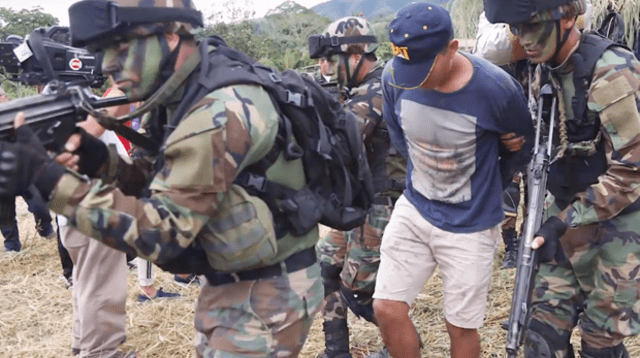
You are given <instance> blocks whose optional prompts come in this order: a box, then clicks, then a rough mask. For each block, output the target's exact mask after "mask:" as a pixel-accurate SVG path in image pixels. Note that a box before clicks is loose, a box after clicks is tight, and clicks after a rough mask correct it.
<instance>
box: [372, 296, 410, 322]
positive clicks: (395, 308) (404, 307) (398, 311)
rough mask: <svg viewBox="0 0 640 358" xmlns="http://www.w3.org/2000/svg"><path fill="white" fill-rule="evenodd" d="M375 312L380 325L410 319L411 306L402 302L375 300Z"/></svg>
mask: <svg viewBox="0 0 640 358" xmlns="http://www.w3.org/2000/svg"><path fill="white" fill-rule="evenodd" d="M373 312H374V315H375V319H376V321H377V322H378V323H379V324H384V323H390V322H395V321H401V320H405V319H409V305H408V304H407V303H405V302H402V301H393V300H383V299H375V300H373Z"/></svg>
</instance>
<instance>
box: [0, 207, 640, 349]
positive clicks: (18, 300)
mask: <svg viewBox="0 0 640 358" xmlns="http://www.w3.org/2000/svg"><path fill="white" fill-rule="evenodd" d="M18 207H19V226H20V232H21V239H22V243H23V250H22V251H21V252H20V253H18V254H10V253H5V252H3V251H0V358H5V357H6V358H9V357H11V358H18V357H20V358H36V357H43V358H45V357H46V358H50V357H72V356H71V354H70V344H71V324H72V304H71V290H67V289H66V288H65V286H64V284H63V282H62V280H61V279H60V277H61V274H62V269H61V266H60V261H59V257H58V254H57V249H56V243H55V241H54V240H46V239H44V238H41V237H39V236H38V235H37V233H36V231H35V228H34V223H33V218H32V216H31V215H30V214H28V213H26V210H25V205H24V204H23V203H20V205H18ZM499 255H500V253H498V254H497V255H496V260H495V263H494V273H493V281H492V285H491V290H490V292H489V302H488V310H487V318H486V320H485V326H484V328H482V329H481V330H480V335H481V339H482V347H483V355H482V356H483V357H505V356H506V354H505V353H504V352H505V350H504V342H505V334H504V331H503V330H502V329H501V328H500V324H501V322H502V321H504V320H505V319H506V318H507V316H508V314H509V307H510V305H511V289H512V286H513V273H514V271H513V270H501V269H499V262H500V261H501V258H500V257H499ZM128 282H129V285H128V297H127V331H126V333H127V341H126V342H125V343H124V344H123V345H122V346H121V347H122V349H124V350H137V351H138V352H139V353H140V357H142V358H145V357H185V358H189V357H195V350H194V348H193V344H194V335H195V334H194V332H195V331H194V329H193V315H194V306H195V300H196V298H197V295H198V289H197V287H188V288H183V287H180V286H178V285H176V284H174V283H173V276H172V275H171V274H169V273H166V272H162V271H160V270H156V287H164V288H165V290H170V291H177V292H180V293H182V295H183V297H181V298H180V299H177V300H165V301H154V302H151V303H145V304H139V303H137V302H136V297H137V295H138V293H140V290H139V288H138V285H137V275H136V272H135V270H134V271H130V273H129V275H128ZM440 287H441V280H440V277H439V275H436V276H435V277H433V278H432V279H431V280H429V282H428V284H427V286H425V289H424V291H423V292H422V293H421V294H420V296H419V297H418V299H417V301H416V304H415V306H414V307H413V309H412V312H411V315H412V317H413V320H414V322H415V324H416V326H417V327H418V330H419V331H420V335H421V336H422V339H423V341H424V344H425V348H424V350H423V351H422V356H423V357H429V358H432V357H433V358H438V357H448V349H449V339H448V336H447V333H446V330H445V327H444V322H443V317H442V292H441V289H440ZM350 331H351V345H352V349H351V352H352V354H353V356H354V357H366V355H367V354H369V353H370V352H373V351H376V350H378V349H380V348H381V347H382V341H381V339H380V336H379V334H378V330H377V328H376V327H375V326H373V325H371V324H369V323H367V322H365V321H363V320H360V319H357V318H355V317H350ZM573 343H574V345H575V346H576V348H578V345H579V338H578V337H577V336H576V334H574V337H573ZM626 343H627V347H628V349H629V351H630V353H631V357H640V340H639V339H637V338H634V339H630V340H628V341H627V342H626ZM323 349H324V336H323V333H322V325H321V319H320V317H319V315H317V316H316V319H315V322H314V325H313V327H312V330H311V333H310V335H309V338H308V340H307V343H306V344H305V346H304V348H303V351H302V354H301V355H300V356H301V357H318V356H319V355H321V353H322V351H323Z"/></svg>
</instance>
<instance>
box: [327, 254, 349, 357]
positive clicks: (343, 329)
mask: <svg viewBox="0 0 640 358" xmlns="http://www.w3.org/2000/svg"><path fill="white" fill-rule="evenodd" d="M320 269H321V270H322V284H323V286H324V300H325V305H324V308H323V309H322V315H323V318H324V322H323V323H322V329H323V331H324V344H325V351H324V354H323V355H322V358H351V354H349V327H348V326H347V304H346V303H345V302H344V299H343V298H342V295H341V294H340V292H339V290H340V272H341V271H342V267H339V266H334V265H330V264H328V263H325V262H321V263H320Z"/></svg>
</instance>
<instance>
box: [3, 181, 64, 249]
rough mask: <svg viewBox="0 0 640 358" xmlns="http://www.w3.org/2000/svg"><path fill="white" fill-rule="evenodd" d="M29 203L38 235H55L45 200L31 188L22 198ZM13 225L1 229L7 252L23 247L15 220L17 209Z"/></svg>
mask: <svg viewBox="0 0 640 358" xmlns="http://www.w3.org/2000/svg"><path fill="white" fill-rule="evenodd" d="M22 197H23V198H24V200H25V201H26V202H27V206H28V207H29V211H30V212H31V213H32V214H33V217H34V218H35V220H36V229H37V230H38V234H40V236H43V237H47V236H51V235H52V234H53V225H52V224H51V214H50V213H49V209H48V208H47V206H46V204H45V202H44V200H42V197H41V196H40V193H38V190H37V189H36V188H35V187H34V186H31V187H29V192H28V193H27V194H26V195H23V196H22ZM12 216H13V223H12V224H9V225H7V226H3V227H0V232H2V236H4V248H5V249H6V250H7V251H20V249H21V248H22V245H21V244H20V233H19V231H18V222H17V221H16V219H15V216H16V215H15V208H14V212H13V215H12Z"/></svg>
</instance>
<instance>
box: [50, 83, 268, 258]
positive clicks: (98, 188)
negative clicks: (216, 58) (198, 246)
mask: <svg viewBox="0 0 640 358" xmlns="http://www.w3.org/2000/svg"><path fill="white" fill-rule="evenodd" d="M258 109H259V111H258ZM277 118H278V114H277V112H276V111H275V109H274V107H273V104H272V102H271V99H270V97H269V95H268V94H267V93H266V92H265V91H264V89H262V88H261V87H259V86H250V85H243V86H232V87H225V88H222V89H219V90H216V91H215V92H213V93H211V94H209V95H208V96H207V97H205V98H204V99H203V100H202V101H200V102H199V106H198V107H197V108H196V109H195V110H193V111H191V112H190V113H189V114H188V115H187V116H186V117H185V118H184V119H183V120H182V121H181V122H180V124H179V125H178V127H177V128H176V129H175V131H174V132H173V133H172V134H171V136H170V137H169V138H168V139H167V142H166V143H165V144H166V149H165V151H164V157H165V162H164V165H163V167H162V169H161V170H160V171H159V172H158V174H156V175H155V177H154V179H153V182H152V183H151V190H152V194H151V197H150V198H142V199H136V198H135V197H133V196H126V195H124V194H123V193H122V192H121V191H120V190H119V189H117V188H116V187H115V186H112V185H105V184H104V183H103V182H102V181H101V180H94V181H92V182H86V181H83V180H82V179H81V178H78V177H76V176H73V175H70V174H65V175H64V176H63V177H62V179H61V180H60V182H59V183H58V184H57V186H56V189H55V192H54V194H53V197H52V199H51V201H50V202H49V205H50V207H51V208H52V210H54V211H55V212H57V213H59V214H62V215H64V216H66V217H67V218H69V225H72V226H74V227H76V228H78V229H79V230H80V231H81V232H83V233H84V234H86V235H89V236H91V237H93V238H95V239H97V240H99V241H101V242H103V243H105V244H107V245H108V246H111V247H113V248H116V249H118V250H121V251H130V250H134V251H135V252H136V253H137V254H138V255H139V256H140V257H142V258H145V259H147V260H150V261H153V262H157V263H163V262H166V261H168V260H171V259H172V258H174V257H175V256H176V255H178V254H179V253H180V251H181V250H182V248H185V247H187V246H189V245H190V244H191V243H192V242H193V241H194V240H195V238H196V236H197V235H198V233H199V232H200V230H201V229H202V228H203V226H204V225H206V224H207V221H208V219H209V218H213V217H216V216H218V215H223V214H224V213H221V212H220V211H219V210H218V203H220V202H222V201H224V200H225V198H226V195H228V193H227V191H228V190H229V189H230V187H231V185H232V183H233V181H234V179H235V177H236V174H237V173H238V172H239V171H240V170H242V169H243V168H244V167H245V166H246V165H249V164H251V163H254V162H256V161H258V160H259V159H260V158H261V157H262V156H263V155H264V154H265V153H267V152H268V151H269V149H270V148H271V146H272V145H273V143H274V140H275V136H276V134H277V127H278V119H277Z"/></svg>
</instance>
